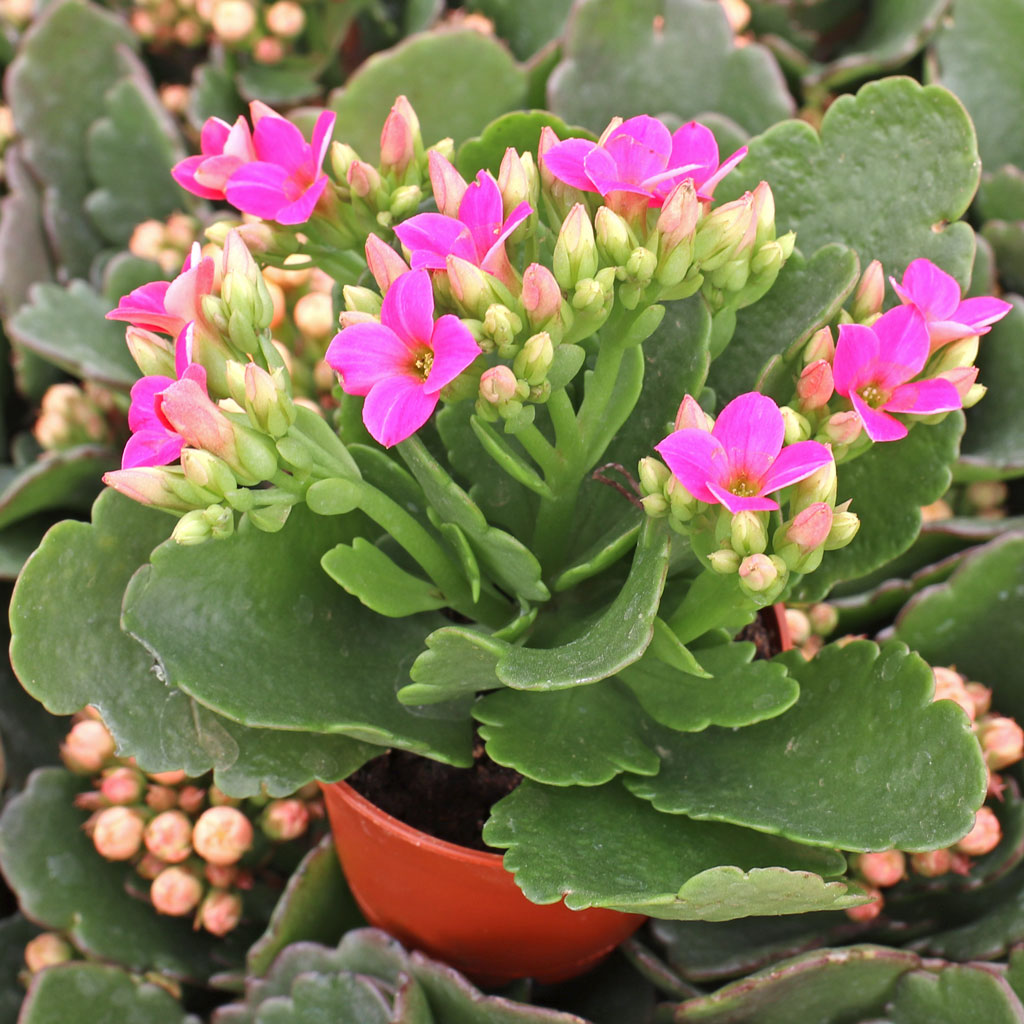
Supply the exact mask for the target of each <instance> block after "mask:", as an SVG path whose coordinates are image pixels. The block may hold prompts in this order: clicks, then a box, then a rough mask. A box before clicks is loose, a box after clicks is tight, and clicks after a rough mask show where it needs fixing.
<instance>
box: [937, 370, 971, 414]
mask: <svg viewBox="0 0 1024 1024" xmlns="http://www.w3.org/2000/svg"><path fill="white" fill-rule="evenodd" d="M935 379H936V380H948V381H949V383H950V384H952V385H953V387H955V388H956V393H957V394H958V395H959V396H960V401H961V403H964V402H965V401H966V399H967V396H968V394H970V391H971V388H973V387H974V382H975V381H976V380H977V379H978V368H977V367H976V366H960V367H956V368H955V369H952V370H943V371H942V372H941V373H937V374H935ZM964 408H965V409H967V408H970V406H968V405H966V404H965V405H964Z"/></svg>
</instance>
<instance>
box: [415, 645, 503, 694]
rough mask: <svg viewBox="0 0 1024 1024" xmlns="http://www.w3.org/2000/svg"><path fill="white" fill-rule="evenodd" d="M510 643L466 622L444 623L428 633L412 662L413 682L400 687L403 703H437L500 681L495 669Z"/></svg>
mask: <svg viewBox="0 0 1024 1024" xmlns="http://www.w3.org/2000/svg"><path fill="white" fill-rule="evenodd" d="M507 647H508V645H507V644H506V643H505V641H504V640H499V639H497V638H495V637H492V636H488V635H487V634H485V633H480V632H479V631H477V630H475V629H470V628H468V627H466V626H443V627H442V628H441V629H437V630H435V631H434V632H433V633H431V634H430V635H429V636H428V637H427V649H426V650H425V651H423V652H422V653H421V654H420V655H419V656H418V657H417V658H416V660H415V661H414V662H413V664H412V669H411V670H410V672H409V675H410V676H411V677H412V680H413V681H412V683H410V684H408V685H407V686H404V687H403V688H402V689H401V690H399V691H398V699H399V700H400V701H402V703H403V704H416V703H421V704H437V703H439V702H440V701H445V700H452V699H453V698H455V697H462V696H465V695H467V694H471V693H476V692H477V691H478V690H493V689H494V688H495V687H496V686H497V685H498V679H497V676H496V675H495V669H496V668H497V665H498V659H499V658H500V657H501V656H502V654H504V652H505V651H506V649H507Z"/></svg>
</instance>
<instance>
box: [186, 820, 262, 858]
mask: <svg viewBox="0 0 1024 1024" xmlns="http://www.w3.org/2000/svg"><path fill="white" fill-rule="evenodd" d="M252 839H253V830H252V824H251V823H250V821H249V819H248V818H247V817H246V816H245V815H244V814H243V813H242V812H241V811H239V810H237V809H236V808H234V807H226V806H221V807H210V808H209V809H208V810H205V811H203V813H202V814H201V815H200V817H199V820H198V821H197V822H196V824H195V828H194V829H193V830H192V845H193V846H194V847H195V850H196V853H198V854H199V856H200V857H202V858H203V859H204V860H207V861H209V862H210V863H211V864H220V865H224V864H234V863H236V862H237V861H238V860H240V859H241V857H242V855H243V854H244V853H245V852H246V851H247V850H248V849H249V847H251V846H252Z"/></svg>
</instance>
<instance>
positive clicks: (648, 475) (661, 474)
mask: <svg viewBox="0 0 1024 1024" xmlns="http://www.w3.org/2000/svg"><path fill="white" fill-rule="evenodd" d="M638 473H639V476H640V488H641V490H642V491H643V492H644V494H661V493H662V492H663V491H664V489H665V486H666V484H668V482H669V480H670V479H671V478H672V473H671V471H670V470H669V468H668V466H666V465H665V463H664V462H662V461H661V459H656V458H654V456H652V455H648V456H646V457H645V458H642V459H641V460H640V465H639V467H638Z"/></svg>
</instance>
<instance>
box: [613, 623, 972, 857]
mask: <svg viewBox="0 0 1024 1024" xmlns="http://www.w3.org/2000/svg"><path fill="white" fill-rule="evenodd" d="M779 660H780V661H782V662H783V664H785V665H786V667H787V668H788V670H789V673H790V675H792V676H793V677H794V678H795V679H796V680H797V682H798V683H799V684H800V699H799V700H798V701H797V702H796V704H795V705H793V707H792V708H790V710H789V711H787V712H786V713H785V714H784V715H780V716H778V717H777V718H772V719H769V720H768V721H766V722H759V723H758V724H756V725H751V726H748V727H747V728H745V729H738V730H731V731H727V730H723V729H714V728H712V729H707V730H705V731H704V732H700V733H673V734H666V735H664V736H663V738H662V742H661V745H660V752H661V755H662V768H661V772H660V774H658V775H657V776H656V777H655V778H653V779H648V778H639V777H638V778H631V779H629V780H627V785H628V786H629V788H630V789H631V790H632V791H633V792H634V793H636V794H637V795H639V796H643V797H645V798H646V799H649V800H651V801H652V802H653V804H654V806H655V807H656V808H658V810H661V811H666V812H668V813H671V814H688V815H690V816H692V817H695V818H701V819H710V820H713V821H729V822H734V823H736V824H739V825H746V826H749V827H750V828H756V829H763V830H764V831H766V832H772V833H777V834H779V835H784V836H788V837H790V838H791V839H795V840H798V841H802V842H808V843H817V844H821V845H823V846H839V847H842V848H843V849H846V850H888V849H892V848H897V849H901V850H934V849H936V848H938V847H940V846H949V845H950V844H952V843H953V842H955V841H956V840H957V839H959V838H960V837H961V836H962V835H964V833H966V832H967V831H968V829H970V828H971V826H972V825H973V823H974V814H975V811H977V809H978V807H979V806H980V805H981V802H982V801H983V799H984V795H985V770H984V766H983V764H982V760H981V750H980V747H979V746H978V742H977V740H976V739H975V738H974V735H973V733H972V732H971V729H970V722H969V721H968V720H967V718H966V716H965V715H964V714H963V713H962V711H961V710H960V709H959V707H957V706H956V705H954V704H953V703H952V702H949V701H939V702H936V703H932V693H933V690H934V682H933V679H932V674H931V671H930V669H929V668H928V666H927V665H926V664H925V663H924V662H923V661H922V660H921V659H920V658H919V657H918V656H917V655H916V654H912V653H910V652H908V651H907V649H906V647H904V645H903V644H900V643H888V644H886V645H885V646H884V647H882V648H881V649H879V648H878V646H877V645H875V644H873V643H870V642H868V641H858V642H854V643H851V644H849V645H847V646H845V647H842V648H840V647H835V646H829V647H826V648H825V649H824V650H823V651H821V653H819V654H818V655H817V657H815V658H814V660H813V661H810V662H803V659H802V657H801V656H800V655H799V654H798V653H797V652H795V651H794V652H789V653H787V654H783V655H781V656H780V659H779ZM937 751H941V752H942V756H941V758H939V757H937V755H936V752H937Z"/></svg>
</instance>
